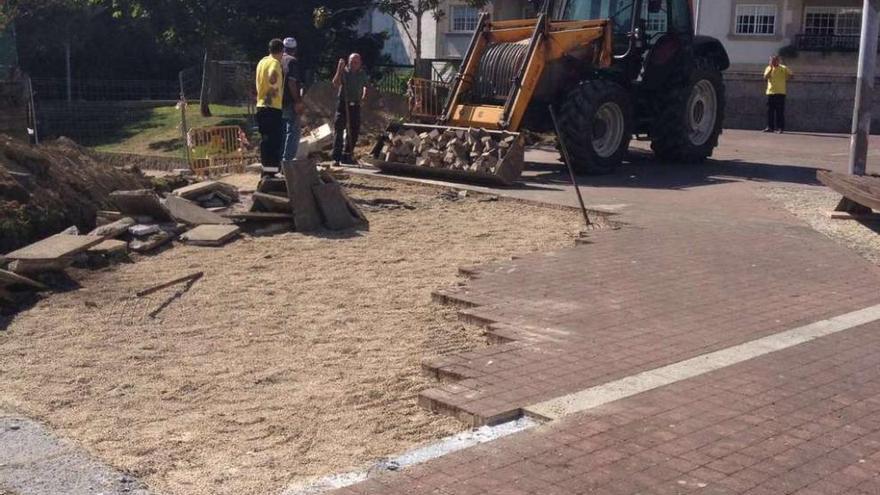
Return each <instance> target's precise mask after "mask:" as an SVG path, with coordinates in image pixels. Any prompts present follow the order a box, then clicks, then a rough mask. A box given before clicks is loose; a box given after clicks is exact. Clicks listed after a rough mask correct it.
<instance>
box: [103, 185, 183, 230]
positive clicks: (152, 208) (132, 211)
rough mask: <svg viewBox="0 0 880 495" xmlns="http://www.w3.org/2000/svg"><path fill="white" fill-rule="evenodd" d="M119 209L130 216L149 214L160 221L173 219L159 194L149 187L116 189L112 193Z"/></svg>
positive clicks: (111, 195)
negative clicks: (126, 189)
mask: <svg viewBox="0 0 880 495" xmlns="http://www.w3.org/2000/svg"><path fill="white" fill-rule="evenodd" d="M110 198H111V199H112V200H113V201H114V203H116V206H117V207H118V208H119V211H120V212H121V213H122V214H124V215H126V216H129V217H139V216H148V217H151V218H153V219H154V220H156V221H159V222H167V221H170V220H171V216H170V215H169V214H168V210H166V209H165V207H164V206H163V205H162V203H161V201H159V196H158V195H157V194H156V193H155V192H153V191H151V190H149V189H139V190H136V191H116V192H114V193H111V194H110Z"/></svg>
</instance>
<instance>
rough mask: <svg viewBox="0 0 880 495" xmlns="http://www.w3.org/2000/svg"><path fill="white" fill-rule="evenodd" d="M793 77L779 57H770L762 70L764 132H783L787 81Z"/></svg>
mask: <svg viewBox="0 0 880 495" xmlns="http://www.w3.org/2000/svg"><path fill="white" fill-rule="evenodd" d="M793 75H794V74H793V73H792V72H791V69H789V68H788V67H786V66H784V65H782V60H781V59H780V58H779V57H776V56H774V57H770V65H768V66H767V68H766V69H764V80H765V81H767V128H766V129H764V132H778V133H779V134H782V133H783V132H785V95H786V93H787V92H788V88H787V86H788V80H789V79H791V78H792V76H793Z"/></svg>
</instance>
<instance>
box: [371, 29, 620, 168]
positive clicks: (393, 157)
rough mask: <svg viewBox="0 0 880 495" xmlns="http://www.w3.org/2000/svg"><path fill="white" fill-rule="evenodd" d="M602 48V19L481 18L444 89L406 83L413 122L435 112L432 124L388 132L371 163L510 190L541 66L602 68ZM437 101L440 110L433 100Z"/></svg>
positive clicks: (605, 51) (606, 32) (607, 42)
mask: <svg viewBox="0 0 880 495" xmlns="http://www.w3.org/2000/svg"><path fill="white" fill-rule="evenodd" d="M610 46H611V30H610V28H609V26H608V21H605V20H597V21H554V22H550V21H549V20H548V17H547V15H546V14H541V15H539V16H538V18H537V19H521V20H511V21H500V22H490V21H489V16H488V14H482V15H481V16H480V20H479V22H478V24H477V29H476V31H475V32H474V37H473V39H472V40H471V44H470V47H469V48H468V51H467V53H466V55H465V57H464V60H463V63H462V67H461V70H460V72H459V73H458V75H457V77H456V79H455V82H454V83H453V85H452V86H451V87H449V88H439V87H437V86H436V85H432V84H431V82H430V81H423V80H414V81H413V83H412V84H411V87H410V93H411V94H410V107H411V109H413V111H412V113H413V116H414V117H419V118H421V120H423V121H425V120H428V119H425V118H424V117H425V114H426V113H436V118H435V119H434V123H435V124H436V125H424V124H414V123H413V124H394V125H392V126H390V127H389V128H388V130H387V132H386V133H385V134H384V135H383V136H382V137H381V138H380V139H379V142H378V143H376V146H375V147H374V149H373V153H372V158H373V165H374V166H376V167H377V168H379V169H381V170H383V171H386V172H392V173H405V174H410V175H421V176H430V177H438V178H446V179H453V180H463V181H471V182H484V183H492V184H503V185H511V184H513V183H514V182H515V181H516V180H517V179H519V177H520V175H521V174H522V171H523V165H524V163H523V153H524V150H523V146H524V145H523V141H522V137H521V136H520V134H519V129H520V126H521V125H522V122H523V119H524V117H525V114H526V110H527V108H528V107H529V105H530V103H531V102H532V99H533V97H534V96H535V94H536V91H537V90H538V87H539V84H540V83H542V78H543V76H544V74H545V68H546V67H547V66H548V64H550V63H552V62H554V61H559V60H562V59H563V58H565V57H569V58H570V57H576V56H579V57H581V58H583V59H585V62H586V63H588V64H590V66H593V67H607V66H608V65H609V64H610V63H611V52H610V50H609V47H610ZM418 88H427V89H426V90H423V91H421V92H419V91H415V90H416V89H418ZM444 96H445V104H444V105H443V109H442V112H441V111H440V110H439V108H438V107H439V105H438V104H437V103H436V102H438V101H439V99H440V98H441V97H444ZM433 109H436V110H433Z"/></svg>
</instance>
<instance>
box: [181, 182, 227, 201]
mask: <svg viewBox="0 0 880 495" xmlns="http://www.w3.org/2000/svg"><path fill="white" fill-rule="evenodd" d="M213 192H220V193H222V194H224V195H226V196H229V197H230V198H232V199H234V200H238V188H237V187H235V186H233V185H231V184H227V183H225V182H220V181H214V180H206V181H202V182H196V183H195V184H190V185H188V186H185V187H181V188H179V189H175V190H174V191H172V193H171V194H173V195H175V196H180V197H181V198H184V199H189V200H195V199H197V198H198V197H200V196H204V195H206V194H210V193H213Z"/></svg>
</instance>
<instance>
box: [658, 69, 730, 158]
mask: <svg viewBox="0 0 880 495" xmlns="http://www.w3.org/2000/svg"><path fill="white" fill-rule="evenodd" d="M658 104H659V108H658V111H657V112H656V115H655V119H654V122H653V123H652V124H651V132H650V134H651V149H652V150H654V154H655V155H656V156H657V158H659V159H661V160H664V161H678V162H686V163H691V162H701V161H703V160H705V159H706V158H708V157H710V156H712V152H713V151H714V150H715V147H717V146H718V136H720V135H721V125H722V123H723V121H724V107H725V101H724V81H723V79H722V76H721V71H719V70H718V69H717V68H715V66H714V65H713V64H712V63H711V61H709V60H706V59H697V60H696V62H695V64H694V68H693V70H692V71H691V74H690V77H689V78H688V80H687V83H686V84H684V85H683V86H682V87H678V88H674V89H671V90H669V91H668V92H667V93H666V94H665V95H663V96H660V101H659V102H658Z"/></svg>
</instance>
